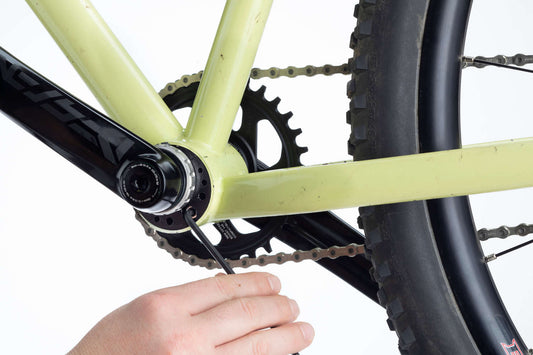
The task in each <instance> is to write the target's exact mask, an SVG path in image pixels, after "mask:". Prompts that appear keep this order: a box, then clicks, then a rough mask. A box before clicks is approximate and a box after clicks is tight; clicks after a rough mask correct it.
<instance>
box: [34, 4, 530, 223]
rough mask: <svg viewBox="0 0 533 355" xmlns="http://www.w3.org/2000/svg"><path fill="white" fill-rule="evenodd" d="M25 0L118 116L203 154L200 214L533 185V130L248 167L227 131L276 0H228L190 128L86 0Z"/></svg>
mask: <svg viewBox="0 0 533 355" xmlns="http://www.w3.org/2000/svg"><path fill="white" fill-rule="evenodd" d="M27 2H28V4H29V5H30V6H31V7H32V9H33V10H34V12H35V13H36V14H37V16H38V17H39V19H40V20H41V21H42V23H43V24H44V25H45V27H46V28H47V29H48V31H49V32H50V33H51V34H52V36H53V37H54V39H55V40H56V42H57V43H58V45H59V46H60V47H61V49H62V50H63V51H64V53H65V54H66V55H67V57H68V58H69V59H70V60H71V62H72V63H73V65H74V66H75V67H76V69H77V71H78V72H79V73H80V75H81V76H82V77H83V79H84V80H85V82H86V83H87V85H88V86H89V88H90V89H91V91H92V92H93V93H94V95H95V96H96V97H97V99H98V100H99V101H100V103H101V104H102V106H103V107H104V108H105V110H106V111H107V112H108V114H109V115H110V116H111V118H112V119H113V120H115V121H116V122H117V123H119V124H120V125H122V126H124V127H125V128H126V129H128V130H130V131H132V132H133V133H135V134H136V135H138V136H140V137H141V138H143V139H145V140H146V141H147V142H149V143H151V144H152V145H156V144H159V143H162V142H170V143H172V144H175V145H179V146H183V147H185V148H187V149H189V150H191V151H193V152H195V153H196V154H197V155H198V156H199V157H201V158H202V159H203V161H204V163H205V165H206V167H207V168H208V170H209V173H210V176H211V181H212V188H213V195H212V200H211V203H210V206H209V208H208V210H207V212H206V213H205V214H204V216H203V217H202V219H201V220H200V223H206V222H211V221H216V220H221V219H228V218H240V217H259V216H274V215H286V214H298V213H306V212H316V211H326V210H331V209H339V208H345V207H352V206H364V205H373V204H384V203H392V202H402V201H412V200H422V199H432V198H440V197H449V196H459V195H467V194H475V193H482V192H490V191H498V190H506V189H514V188H521V187H528V186H533V166H531V167H530V166H527V165H526V166H524V164H518V162H523V161H527V159H528V157H531V156H533V139H522V140H515V141H513V140H511V141H506V142H499V143H487V144H483V145H476V146H470V147H465V148H463V149H458V150H452V151H445V152H437V153H426V154H418V155H411V156H403V157H395V158H387V159H376V160H371V161H364V162H339V163H332V164H324V165H317V166H309V167H297V168H291V169H281V170H276V171H267V172H258V173H252V174H248V172H247V170H246V166H245V164H244V162H243V160H242V158H241V157H240V156H239V153H238V152H237V151H236V150H235V149H233V148H232V147H231V146H230V145H229V144H227V141H228V137H229V134H230V133H231V128H232V125H233V120H234V118H235V116H236V113H237V110H238V107H239V104H240V101H241V98H242V94H243V91H244V88H245V87H246V83H247V81H248V78H249V73H250V69H251V67H252V64H253V60H254V58H255V53H256V51H257V47H258V45H259V41H260V38H261V35H262V32H263V29H264V25H265V23H266V20H267V17H268V12H269V9H270V6H271V3H272V0H250V1H238V0H228V1H227V3H226V7H225V10H224V14H223V15H222V19H221V22H220V25H219V29H218V32H217V36H216V38H215V41H214V44H213V47H212V50H211V54H210V56H209V59H208V63H207V66H206V70H205V72H204V75H203V77H202V81H201V84H200V88H199V91H198V95H197V97H196V100H195V102H194V105H193V109H192V112H191V116H190V118H189V122H188V124H187V127H185V128H183V127H181V126H180V124H179V123H178V122H177V121H176V120H175V119H174V117H173V115H172V113H171V112H170V111H169V110H168V108H167V107H166V106H165V104H164V103H163V101H162V100H161V98H160V97H159V96H158V95H157V93H156V92H155V91H154V90H153V88H151V86H150V85H149V84H148V82H147V80H146V78H144V76H143V75H142V73H141V72H140V70H139V69H138V68H137V67H136V65H135V64H134V63H133V61H132V60H131V58H130V57H129V56H128V54H127V53H126V52H125V50H124V49H123V47H122V46H121V45H120V43H119V42H118V40H117V39H116V38H115V36H114V35H113V34H112V33H111V31H110V29H109V28H108V27H107V25H106V24H105V23H104V21H103V20H102V19H101V17H100V16H99V15H98V13H97V12H96V10H95V9H94V7H93V6H92V4H91V3H90V2H89V1H88V0H84V1H69V0H39V1H37V0H27ZM126 98H127V99H126ZM488 166H496V167H498V169H497V170H495V169H493V170H490V171H489V170H488V169H487V167H488ZM516 166H520V171H517V170H515V169H514V167H516Z"/></svg>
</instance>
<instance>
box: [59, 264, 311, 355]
mask: <svg viewBox="0 0 533 355" xmlns="http://www.w3.org/2000/svg"><path fill="white" fill-rule="evenodd" d="M280 289H281V284H280V281H279V279H278V278H277V277H276V276H274V275H270V274H267V273H246V274H237V275H218V276H216V277H212V278H208V279H205V280H200V281H195V282H192V283H188V284H184V285H181V286H175V287H170V288H166V289H161V290H158V291H154V292H151V293H148V294H146V295H143V296H141V297H139V298H137V299H135V300H133V301H132V302H130V303H128V304H126V305H124V306H122V307H120V308H118V309H117V310H115V311H113V312H112V313H110V314H109V315H107V316H106V317H104V318H103V319H102V320H101V321H100V322H99V323H98V324H96V325H95V326H94V328H93V329H91V330H90V331H89V333H88V334H87V335H86V336H85V337H84V338H83V339H82V340H81V341H80V343H79V344H78V345H76V347H75V348H74V349H72V350H71V352H70V353H69V354H72V355H77V354H202V355H207V354H221V355H222V354H254V355H255V354H284V355H285V354H290V353H295V352H297V351H300V350H302V349H304V348H306V347H307V346H308V345H309V344H310V343H311V341H312V340H313V337H314V330H313V328H312V327H311V326H310V325H309V324H307V323H302V322H294V321H295V319H296V318H297V316H298V313H299V309H298V306H297V305H296V302H294V301H293V300H290V299H289V298H287V297H285V296H280V295H279V292H280ZM268 328H270V329H268Z"/></svg>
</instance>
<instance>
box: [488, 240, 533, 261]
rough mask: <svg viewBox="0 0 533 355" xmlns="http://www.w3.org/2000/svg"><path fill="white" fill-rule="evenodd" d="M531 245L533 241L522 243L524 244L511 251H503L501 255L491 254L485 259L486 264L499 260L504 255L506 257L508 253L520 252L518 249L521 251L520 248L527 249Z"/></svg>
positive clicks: (510, 249)
mask: <svg viewBox="0 0 533 355" xmlns="http://www.w3.org/2000/svg"><path fill="white" fill-rule="evenodd" d="M531 243H533V239H532V240H529V241H527V242H525V243H522V244H520V245H517V246H515V247H512V248H509V249H507V250H504V251H502V252H499V253H496V254H491V255H489V256H486V257H485V262H487V263H488V262H490V261H493V260H496V259H497V258H499V257H500V256H502V255H505V254H508V253H510V252H513V251H515V250H518V249H520V248H523V247H525V246H527V245H529V244H531Z"/></svg>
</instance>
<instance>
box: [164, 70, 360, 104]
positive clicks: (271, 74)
mask: <svg viewBox="0 0 533 355" xmlns="http://www.w3.org/2000/svg"><path fill="white" fill-rule="evenodd" d="M203 73H204V72H203V71H200V72H198V73H196V74H192V75H183V76H182V77H181V78H179V79H178V80H176V81H175V82H173V83H168V84H167V85H166V86H165V88H164V89H163V90H161V91H160V92H159V96H161V97H162V98H165V97H166V96H167V95H172V94H173V93H175V92H176V91H177V90H178V89H179V88H182V87H188V86H189V85H191V84H193V83H197V82H199V81H200V79H202V75H203ZM320 74H322V75H326V76H330V75H334V74H345V75H346V74H350V65H349V64H348V63H345V64H341V65H330V64H326V65H323V66H320V67H315V66H313V65H307V66H305V67H301V68H298V67H293V66H290V67H287V68H283V69H280V68H276V67H272V68H269V69H259V68H253V69H252V70H251V71H250V78H251V79H256V80H257V79H262V78H270V79H277V78H280V77H287V78H295V77H298V76H308V77H312V76H315V75H320Z"/></svg>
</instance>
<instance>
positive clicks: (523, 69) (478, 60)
mask: <svg viewBox="0 0 533 355" xmlns="http://www.w3.org/2000/svg"><path fill="white" fill-rule="evenodd" d="M474 63H480V64H485V65H492V66H494V67H498V68H505V69H511V70H517V71H521V72H525V73H533V70H531V69H525V68H519V67H513V66H510V65H507V64H500V63H492V62H488V61H486V60H482V59H475V58H474Z"/></svg>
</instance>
